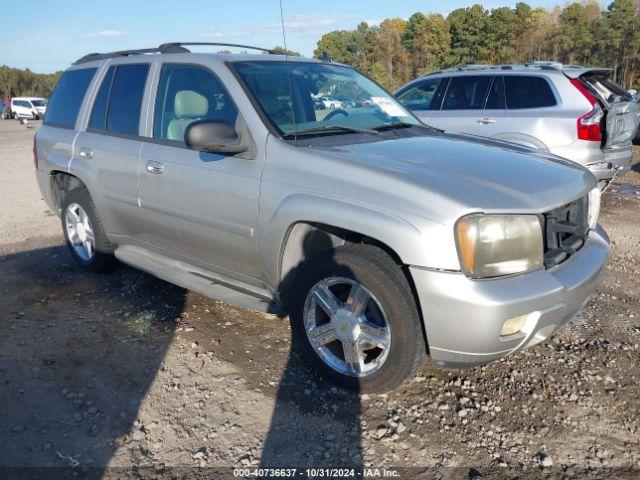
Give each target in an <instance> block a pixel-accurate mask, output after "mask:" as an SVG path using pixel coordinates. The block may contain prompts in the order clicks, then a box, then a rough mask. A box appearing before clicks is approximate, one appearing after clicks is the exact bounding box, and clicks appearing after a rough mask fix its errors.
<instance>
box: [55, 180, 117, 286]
mask: <svg viewBox="0 0 640 480" xmlns="http://www.w3.org/2000/svg"><path fill="white" fill-rule="evenodd" d="M61 218H62V231H63V232H64V237H65V240H66V241H67V247H69V251H70V252H71V256H72V257H73V259H74V260H75V261H76V262H77V263H78V264H79V265H80V266H81V267H83V268H85V269H86V270H89V271H91V272H94V273H101V272H106V271H109V270H111V268H112V267H113V265H114V263H115V258H114V256H113V245H112V244H111V243H110V242H109V240H108V238H107V235H106V234H105V231H104V227H103V226H102V222H101V220H100V217H99V216H98V212H97V211H96V207H95V205H94V204H93V200H92V199H91V196H90V195H89V192H88V191H87V190H86V189H84V188H77V189H74V190H70V191H68V192H67V194H66V195H65V196H64V199H63V201H62V216H61Z"/></svg>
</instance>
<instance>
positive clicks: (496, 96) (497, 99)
mask: <svg viewBox="0 0 640 480" xmlns="http://www.w3.org/2000/svg"><path fill="white" fill-rule="evenodd" d="M484 108H485V109H486V110H503V109H504V108H505V100H504V78H503V77H502V75H498V76H496V77H494V78H493V82H492V83H491V87H490V88H489V95H487V103H485V106H484Z"/></svg>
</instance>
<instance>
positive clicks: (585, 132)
mask: <svg viewBox="0 0 640 480" xmlns="http://www.w3.org/2000/svg"><path fill="white" fill-rule="evenodd" d="M571 83H572V84H573V86H574V87H576V88H577V89H578V90H579V91H580V93H582V95H583V96H584V98H586V99H587V101H588V102H589V103H590V104H591V110H589V111H588V112H587V113H585V114H584V115H582V116H580V117H578V138H579V139H580V140H590V141H594V142H601V141H602V129H601V128H600V124H601V122H602V117H603V116H604V112H603V111H602V107H601V106H600V104H599V103H598V101H597V100H596V97H594V96H593V94H592V93H591V92H590V91H589V90H587V88H586V87H585V86H584V85H583V84H582V83H581V82H580V80H578V79H577V78H573V79H571Z"/></svg>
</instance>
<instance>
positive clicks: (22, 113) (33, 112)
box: [11, 97, 47, 120]
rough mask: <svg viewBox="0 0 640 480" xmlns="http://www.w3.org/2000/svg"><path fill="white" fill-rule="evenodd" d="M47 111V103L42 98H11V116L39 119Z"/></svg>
mask: <svg viewBox="0 0 640 480" xmlns="http://www.w3.org/2000/svg"><path fill="white" fill-rule="evenodd" d="M46 111H47V104H46V103H45V100H44V99H43V98H35V97H14V98H12V99H11V112H12V114H13V118H15V119H20V118H30V119H33V120H40V119H41V118H43V117H44V114H45V113H46Z"/></svg>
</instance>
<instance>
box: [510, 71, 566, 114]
mask: <svg viewBox="0 0 640 480" xmlns="http://www.w3.org/2000/svg"><path fill="white" fill-rule="evenodd" d="M504 90H505V98H506V101H507V109H509V110H518V109H522V108H541V107H552V106H554V105H556V104H557V101H556V97H555V95H554V94H553V90H551V86H550V85H549V82H547V80H545V79H544V78H542V77H537V76H529V75H505V77H504Z"/></svg>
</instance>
